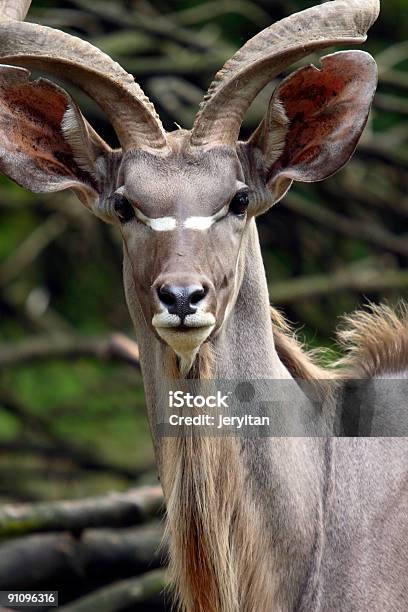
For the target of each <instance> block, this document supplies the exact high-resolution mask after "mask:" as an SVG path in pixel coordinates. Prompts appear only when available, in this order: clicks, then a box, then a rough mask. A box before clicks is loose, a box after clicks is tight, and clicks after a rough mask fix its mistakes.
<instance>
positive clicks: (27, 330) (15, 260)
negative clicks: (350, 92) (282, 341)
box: [0, 0, 408, 502]
mask: <svg viewBox="0 0 408 612" xmlns="http://www.w3.org/2000/svg"><path fill="white" fill-rule="evenodd" d="M313 4H314V2H312V1H306V0H305V1H302V0H274V1H266V0H265V1H250V0H229V1H226V0H225V1H223V0H208V1H201V2H200V1H197V0H186V1H181V2H180V1H177V2H176V1H172V0H168V1H165V2H161V1H154V0H152V1H151V2H147V1H143V0H141V1H138V0H133V1H132V0H127V1H125V0H121V1H119V0H117V1H116V2H113V1H105V0H104V1H102V0H72V1H71V2H53V1H48V2H46V1H45V0H34V2H33V7H32V9H31V10H30V13H29V17H28V20H32V21H36V22H39V23H43V24H46V25H51V26H54V27H58V28H61V29H64V30H66V31H68V32H71V33H75V34H77V35H79V36H80V37H81V38H85V39H87V40H90V41H91V42H93V43H94V44H96V45H97V46H99V47H100V48H101V49H103V50H104V51H106V52H107V53H109V54H110V55H111V56H112V57H113V58H115V59H116V60H117V61H119V62H120V63H121V64H122V66H123V67H124V68H125V69H127V70H128V71H129V72H132V73H133V74H134V75H135V77H136V79H137V81H138V82H139V83H140V84H141V86H142V88H143V89H144V90H145V92H146V93H147V94H148V96H149V97H150V98H151V99H152V100H153V102H154V104H155V106H156V109H157V110H158V112H159V114H160V116H161V118H162V120H163V123H164V126H165V128H166V129H167V130H172V129H175V128H176V125H175V124H176V123H177V124H180V125H181V126H182V127H186V128H189V127H191V125H192V121H193V118H194V115H195V113H196V111H197V107H198V104H199V102H200V100H201V98H202V96H203V93H204V92H205V90H206V89H207V87H208V85H209V84H210V82H211V79H212V77H213V75H214V73H215V72H216V70H218V69H219V68H220V67H221V66H222V64H223V63H224V61H225V60H226V59H227V58H228V57H230V56H231V55H232V54H233V53H234V51H235V50H236V49H237V48H238V47H240V46H241V45H242V44H243V43H244V42H245V41H246V40H247V39H248V38H250V37H251V36H253V35H255V34H256V33H257V32H258V31H260V30H261V29H263V28H264V27H266V26H268V25H269V24H270V23H272V22H273V21H275V20H277V19H279V18H281V17H284V16H285V15H288V14H290V13H292V12H295V11H297V10H300V9H303V8H307V7H309V6H312V5H313ZM407 31H408V1H407V0H386V1H383V3H382V14H381V16H380V19H379V21H378V22H377V23H376V25H375V26H374V27H373V29H372V30H371V32H370V34H369V40H368V42H367V43H366V44H365V45H364V47H363V48H364V49H365V50H367V51H369V52H371V53H372V54H373V55H374V56H375V57H376V59H377V62H378V65H379V73H380V77H379V79H380V80H379V89H378V94H377V97H376V100H375V102H374V107H373V111H372V114H371V118H370V120H369V123H368V126H367V128H366V131H365V133H364V135H363V138H362V140H361V142H360V145H359V147H358V151H357V153H356V155H355V156H354V158H353V160H352V162H350V163H349V164H348V165H347V167H346V168H344V169H343V170H342V171H341V172H340V173H339V174H337V175H336V176H334V177H332V178H331V179H329V180H327V181H325V182H323V183H321V184H315V185H296V186H295V187H294V188H293V189H292V190H291V192H290V195H288V196H287V197H285V199H284V200H283V201H282V202H280V203H279V204H278V205H277V206H276V207H275V208H274V209H272V210H271V211H270V212H269V213H268V214H267V215H265V216H264V217H262V218H261V219H260V220H259V228H260V235H261V241H262V248H263V253H264V261H265V266H266V271H267V277H268V282H269V283H270V296H271V302H272V303H273V304H274V305H277V306H279V307H280V308H281V309H282V310H283V312H284V313H285V314H286V315H287V317H288V318H289V320H290V321H291V322H293V323H294V324H295V325H296V326H297V327H298V328H299V329H300V335H301V336H302V337H303V338H304V339H305V341H306V342H307V343H308V344H309V345H311V346H325V347H330V349H331V353H330V356H331V357H334V356H336V353H337V349H336V346H335V344H334V332H335V327H336V321H337V319H338V317H339V316H340V315H342V314H344V313H345V312H350V311H352V310H353V309H355V308H357V307H359V306H360V305H361V304H363V303H367V302H368V301H370V300H371V301H375V302H377V301H384V300H388V301H389V302H390V303H395V302H396V301H398V300H399V299H400V298H403V297H404V296H405V297H406V296H407V293H408V271H407V261H408V240H407V230H408V224H407V218H408V192H407V166H408V146H407V137H408V125H407V122H406V118H407V115H408V100H407V97H406V94H407V90H408V73H407V71H406V69H407V67H408V42H407V41H406V34H407ZM330 51H331V50H328V51H327V53H329V52H330ZM312 60H313V61H318V57H312ZM308 61H310V60H308ZM273 86H274V84H271V86H270V87H269V88H268V91H265V92H263V93H262V94H261V95H260V96H259V97H258V99H257V100H256V101H255V103H254V104H253V106H252V107H251V109H250V111H249V113H248V116H247V118H246V122H245V124H244V126H243V130H242V134H243V136H247V135H249V134H250V132H251V130H252V129H253V128H254V127H255V126H256V125H257V123H258V122H259V120H260V119H261V117H262V114H263V112H264V111H265V110H266V105H267V101H268V96H269V95H270V92H271V90H272V89H273ZM67 89H68V90H70V91H71V92H73V95H74V97H75V98H76V99H77V101H78V102H79V104H80V106H81V108H82V110H83V112H84V114H85V115H86V116H87V118H88V120H89V121H90V122H91V124H92V125H93V126H94V127H95V128H96V129H97V130H98V131H99V132H100V133H101V135H102V136H103V137H104V138H105V139H107V140H108V142H109V143H110V144H111V145H114V144H115V142H116V141H115V135H114V134H113V132H112V129H111V128H110V126H109V125H107V123H106V121H105V118H104V116H103V115H102V113H101V111H100V110H99V109H98V107H97V106H96V105H95V104H94V103H92V102H91V101H90V100H89V99H87V98H86V97H85V96H84V95H83V94H81V93H80V92H77V91H75V90H73V89H72V88H69V87H67ZM0 220H1V221H0V313H1V315H0V367H1V373H0V499H1V500H2V501H3V502H10V501H13V502H15V501H24V502H31V501H38V500H42V499H45V500H52V499H60V498H76V497H78V498H79V497H83V496H85V495H86V496H89V495H93V494H99V493H105V492H106V491H109V490H112V489H113V490H117V491H118V490H119V491H120V490H126V489H127V488H128V487H129V486H131V485H134V484H135V483H136V484H143V483H150V482H154V481H155V473H154V469H153V467H152V466H153V456H152V448H151V442H150V437H149V433H148V427H147V420H146V417H145V412H144V400H143V388H142V382H141V379H140V375H139V372H138V370H137V368H134V367H132V366H131V365H123V364H120V363H114V362H113V360H110V359H108V358H106V357H105V358H104V357H103V354H104V346H105V343H106V342H108V341H109V337H110V336H109V335H110V334H111V333H112V332H114V331H122V332H124V333H126V334H127V335H129V336H132V333H133V332H132V328H131V324H130V321H129V316H128V313H127V309H126V305H125V301H124V295H123V289H122V279H121V244H120V239H119V235H118V233H117V232H116V231H115V230H114V229H112V228H111V227H109V226H107V225H104V224H103V223H101V222H100V221H98V220H97V219H95V218H93V217H92V216H91V215H90V214H89V213H88V212H87V211H86V210H85V209H83V208H82V207H81V205H80V204H79V202H77V200H76V199H75V197H74V196H73V195H71V194H70V193H61V194H54V195H32V194H30V193H28V192H26V191H24V190H23V189H21V188H19V187H17V186H15V185H14V184H13V183H11V182H10V181H9V180H7V179H4V178H1V180H0ZM39 343H40V346H41V347H42V350H41V358H39V357H38V350H37V353H36V355H37V357H34V356H33V353H32V350H33V347H34V348H35V347H37V349H38V346H39ZM41 343H42V344H41ZM64 343H65V344H64ZM81 343H82V344H81ZM67 346H68V349H67ZM69 347H70V349H69ZM81 347H82V350H81ZM30 351H31V352H30ZM58 351H59V353H60V356H59V357H56V352H58ZM80 353H82V354H83V355H86V356H82V357H78V354H80ZM92 355H93V356H92ZM331 357H330V358H331Z"/></svg>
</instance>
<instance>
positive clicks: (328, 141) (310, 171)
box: [0, 0, 379, 370]
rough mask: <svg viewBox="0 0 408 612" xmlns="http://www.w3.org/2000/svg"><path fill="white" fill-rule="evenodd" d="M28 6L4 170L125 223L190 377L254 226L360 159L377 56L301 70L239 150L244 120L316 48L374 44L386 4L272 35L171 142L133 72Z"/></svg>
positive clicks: (135, 301) (251, 46) (131, 291)
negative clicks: (104, 128) (97, 122)
mask: <svg viewBox="0 0 408 612" xmlns="http://www.w3.org/2000/svg"><path fill="white" fill-rule="evenodd" d="M29 5H30V2H28V1H20V2H18V1H17V2H16V1H13V2H12V1H11V0H6V1H3V3H2V7H3V8H2V10H3V14H2V17H1V18H2V21H3V22H2V23H0V60H1V61H2V63H3V64H4V65H3V66H2V67H1V69H0V131H1V145H0V168H1V170H2V172H3V173H4V174H6V175H7V176H9V177H10V178H12V179H13V180H14V181H16V182H17V183H18V184H20V185H22V186H23V187H25V188H27V189H29V190H31V191H34V192H55V191H59V190H63V189H68V188H69V189H72V190H73V191H74V192H75V193H76V194H77V196H78V197H79V199H80V200H81V201H82V203H83V204H84V205H85V206H86V207H87V208H88V209H89V210H90V211H92V212H93V213H94V214H95V215H97V216H98V217H101V218H102V219H104V220H105V221H107V222H109V223H114V224H117V225H118V226H119V228H120V231H121V234H122V237H123V243H124V279H125V288H126V293H127V298H128V303H129V307H130V311H131V314H132V317H133V319H134V321H135V322H136V324H137V325H140V324H144V325H147V327H148V328H149V329H150V332H151V333H154V334H155V335H156V336H157V338H158V339H160V341H161V342H164V343H166V344H167V345H169V346H170V347H171V348H172V349H173V351H174V352H175V353H176V354H177V355H178V357H179V358H180V359H181V360H182V362H183V363H184V365H185V368H184V369H185V370H188V368H189V367H190V365H191V364H192V362H193V360H194V357H195V355H196V354H197V352H198V350H199V348H200V346H201V345H202V344H203V343H204V342H206V341H207V340H208V339H210V338H212V337H213V336H215V335H216V334H218V333H219V331H220V329H221V328H222V326H223V324H224V322H225V320H226V319H227V318H228V316H229V313H230V312H231V310H232V308H233V305H234V300H235V299H236V297H237V294H238V293H239V286H240V283H241V281H242V278H241V276H240V272H239V270H240V266H239V262H240V260H241V257H242V252H243V249H244V248H245V246H244V245H245V240H246V236H247V235H248V231H249V230H248V228H249V227H250V225H251V223H253V219H254V218H255V217H256V216H257V215H259V214H261V213H263V212H265V211H266V210H267V209H269V208H270V207H271V206H272V205H273V204H274V203H276V202H278V200H279V199H280V198H282V197H283V195H284V194H285V193H286V191H287V190H288V189H289V187H290V185H291V183H292V181H294V180H295V181H306V182H310V181H320V180H322V179H324V178H326V177H328V176H329V175H331V174H333V173H334V172H336V171H337V170H338V169H339V168H341V167H342V166H343V165H344V164H345V163H346V162H347V161H348V159H349V158H350V156H351V155H352V153H353V151H354V149H355V147H356V145H357V142H358V139H359V137H360V135H361V133H362V130H363V128H364V125H365V123H366V121H367V117H368V113H369V109H370V105H371V101H372V98H373V95H374V92H375V87H376V80H377V74H376V65H375V62H374V60H373V59H372V57H371V56H370V55H368V54H367V53H364V52H362V51H344V52H339V53H334V54H332V55H327V56H326V57H323V59H322V60H321V64H320V65H319V66H318V67H315V66H313V65H308V66H306V67H303V68H300V69H298V70H297V71H295V72H294V73H292V74H291V75H290V76H289V77H287V78H286V79H285V80H283V81H282V82H281V83H280V85H278V87H277V88H276V90H275V92H274V93H273V95H272V97H271V100H270V102H269V106H268V108H267V110H266V114H265V116H264V119H263V120H262V122H261V124H260V125H259V127H258V128H257V129H256V130H255V132H254V133H253V134H252V136H251V137H250V138H249V140H248V141H246V142H241V141H239V132H240V127H241V124H242V121H243V119H244V116H245V113H246V111H247V110H248V108H249V106H250V104H251V103H252V101H253V100H254V98H255V97H256V95H257V94H258V93H259V92H260V91H261V90H262V89H263V88H264V87H265V86H266V85H267V84H268V83H269V82H270V81H271V80H272V79H274V78H275V77H276V76H277V75H278V74H280V73H281V72H282V71H283V70H284V69H286V68H287V67H288V66H290V65H292V64H293V63H295V62H297V61H298V60H300V59H302V58H303V57H305V56H307V55H308V54H310V53H311V52H315V51H317V50H320V49H323V48H325V47H329V46H332V45H336V44H345V43H357V44H358V43H362V42H363V41H364V40H365V38H366V32H367V30H368V28H369V27H370V26H371V25H372V23H373V22H374V21H375V19H376V17H377V15H378V10H379V1H378V0H334V1H332V2H326V3H324V4H322V5H320V6H317V7H314V8H310V9H307V10H305V11H303V12H301V13H298V14H295V15H292V16H291V17H288V18H286V19H284V20H282V21H280V22H278V23H275V24H274V25H272V26H271V27H269V28H267V29H265V30H263V31H262V32H261V33H259V34H258V35H257V36H255V37H254V38H252V39H251V40H250V41H249V42H247V43H246V44H245V45H244V46H243V47H242V48H241V49H240V50H239V51H238V52H237V53H236V54H235V55H234V56H233V57H232V58H231V59H230V60H229V61H228V62H227V63H226V64H225V65H224V67H223V68H222V69H221V70H220V71H219V72H218V74H217V75H216V77H215V79H214V81H213V83H212V84H211V86H210V88H209V90H208V92H207V94H206V96H205V97H204V100H203V102H202V104H201V107H200V109H199V112H198V114H197V117H196V119H195V122H194V125H193V128H192V130H191V131H187V130H182V129H180V130H177V131H174V132H170V133H167V132H166V131H165V130H164V129H163V127H162V124H161V122H160V119H159V118H158V116H157V114H156V112H155V110H154V108H153V105H152V104H151V102H150V101H149V100H148V99H147V98H146V96H145V95H144V93H143V92H142V90H141V89H140V87H139V86H138V85H137V83H135V81H134V79H133V77H132V76H131V75H129V74H127V73H126V72H125V71H124V70H123V69H122V68H121V67H120V66H119V65H118V64H117V63H115V62H114V61H113V60H112V59H110V58H109V57H108V56H107V55H105V54H104V53H102V52H101V51H99V50H98V49H96V48H95V47H93V46H92V45H90V44H88V43H87V42H84V41H82V40H80V39H78V38H76V37H74V36H71V35H68V34H65V33H63V32H61V31H58V30H55V29H50V28H47V27H43V26H40V25H36V24H31V23H24V22H22V21H21V20H22V19H24V17H25V15H26V12H27V11H28V8H29ZM27 68H34V69H37V70H41V71H45V72H47V73H50V74H52V75H55V76H57V77H60V78H63V79H66V80H68V81H70V82H71V83H73V84H75V85H76V86H79V87H80V88H82V90H83V91H84V92H86V93H87V94H88V95H89V96H90V97H92V98H93V99H94V100H95V101H96V102H97V103H98V104H99V105H100V106H101V108H102V109H103V111H104V112H105V114H106V115H107V117H108V119H109V120H110V122H111V123H112V125H113V127H114V129H115V131H116V133H117V135H118V138H119V141H120V144H121V149H117V150H112V149H111V148H110V147H109V146H108V145H107V144H106V143H105V142H104V141H103V140H102V139H101V138H100V137H99V136H98V134H97V133H96V132H95V131H94V130H93V129H92V127H91V126H90V125H89V123H88V122H87V121H86V119H85V118H84V117H83V115H82V114H81V111H80V110H79V108H78V106H77V105H76V103H75V102H74V100H73V99H72V98H71V97H70V95H69V94H68V93H66V92H65V91H64V90H62V89H61V88H60V87H58V86H57V85H55V84H54V83H52V82H50V81H48V80H44V79H39V80H36V81H33V80H30V73H29V72H28V71H27ZM141 322H142V323H141Z"/></svg>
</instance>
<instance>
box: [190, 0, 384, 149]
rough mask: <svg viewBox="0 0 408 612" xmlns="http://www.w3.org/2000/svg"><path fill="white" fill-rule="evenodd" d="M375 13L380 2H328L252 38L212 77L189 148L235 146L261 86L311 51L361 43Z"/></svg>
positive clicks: (347, 0) (363, 0) (377, 12)
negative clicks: (191, 146)
mask: <svg viewBox="0 0 408 612" xmlns="http://www.w3.org/2000/svg"><path fill="white" fill-rule="evenodd" d="M379 10H380V2H379V0H333V1H332V2H326V3H324V4H322V5H320V6H315V7H312V8H310V9H306V10H305V11H302V12H300V13H295V14H294V15H291V16H290V17H287V18H285V19H282V20H281V21H279V22H277V23H275V24H273V25H272V26H270V27H269V28H266V29H265V30H263V31H262V32H260V33H259V34H257V35H256V36H254V37H253V38H251V40H249V41H248V42H247V43H246V44H245V45H244V46H243V47H241V49H240V50H239V51H237V53H235V55H233V57H232V58H231V59H230V60H228V61H227V62H226V64H225V65H224V67H223V68H222V69H221V70H220V71H219V72H218V73H217V74H216V76H215V79H214V81H213V82H212V84H211V86H210V88H209V89H208V92H207V94H206V95H205V97H204V99H203V101H202V103H201V106H200V110H199V112H198V114H197V117H196V119H195V122H194V126H193V130H192V134H191V144H193V145H197V146H200V145H206V144H224V145H234V144H235V143H236V142H237V140H238V137H239V131H240V127H241V124H242V121H243V119H244V116H245V113H246V111H247V110H248V108H249V106H250V105H251V103H252V101H253V100H254V99H255V97H256V96H257V95H258V93H259V92H260V91H261V90H262V89H263V88H264V87H265V85H267V84H268V83H269V82H270V81H271V80H272V79H274V78H275V77H276V76H277V75H278V74H279V73H281V72H282V70H284V69H285V68H287V67H288V66H290V65H291V64H293V63H295V62H297V61H299V60H300V59H302V58H303V57H306V56H307V55H309V54H310V53H312V52H313V51H316V50H320V49H324V48H325V47H329V46H332V45H338V44H348V43H351V44H358V43H362V42H364V41H365V40H366V37H367V31H368V29H369V28H370V27H371V25H372V24H373V23H374V21H375V20H376V19H377V17H378V14H379Z"/></svg>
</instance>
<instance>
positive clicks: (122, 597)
mask: <svg viewBox="0 0 408 612" xmlns="http://www.w3.org/2000/svg"><path fill="white" fill-rule="evenodd" d="M166 585H167V583H166V572H165V570H161V569H157V570H154V571H152V572H148V573H146V574H143V575H142V576H140V577H139V578H129V579H128V580H122V581H120V582H116V583H115V584H112V585H110V586H107V587H105V588H104V589H100V590H99V591H96V592H94V593H91V594H90V595H86V596H85V597H82V598H81V599H79V600H77V601H74V602H72V603H70V604H68V605H67V606H63V607H62V608H59V609H60V610H61V612H95V610H98V612H119V611H120V610H125V609H126V610H127V609H133V608H132V607H133V606H135V605H136V604H138V603H143V602H147V601H148V600H150V599H151V598H153V597H155V596H159V595H161V593H162V591H163V589H165V587H166ZM144 609H146V608H144Z"/></svg>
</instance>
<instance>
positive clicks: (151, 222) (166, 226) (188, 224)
mask: <svg viewBox="0 0 408 612" xmlns="http://www.w3.org/2000/svg"><path fill="white" fill-rule="evenodd" d="M245 187H246V185H245V183H242V182H241V181H237V190H239V189H242V188H245ZM118 193H123V187H121V188H120V189H118ZM228 207H229V205H228V204H226V205H225V206H223V207H222V208H221V210H219V211H218V212H216V213H215V214H214V215H210V216H208V217H204V216H203V217H199V216H196V217H187V219H184V221H182V222H181V223H180V222H179V221H178V220H177V219H176V217H158V218H156V219H154V218H152V217H147V216H146V215H145V214H144V213H142V211H141V210H139V209H138V208H136V207H134V210H135V215H136V217H137V218H138V219H139V221H141V222H142V223H144V224H145V225H147V227H150V229H152V230H154V231H155V232H171V231H173V230H175V229H176V227H177V226H178V225H181V227H184V228H185V229H191V230H197V231H204V230H207V229H209V228H210V227H211V226H212V225H213V224H214V223H215V222H216V221H218V219H221V218H222V217H225V215H226V214H227V213H228Z"/></svg>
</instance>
